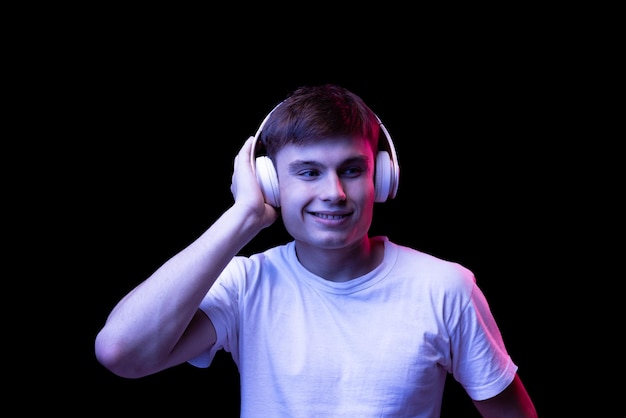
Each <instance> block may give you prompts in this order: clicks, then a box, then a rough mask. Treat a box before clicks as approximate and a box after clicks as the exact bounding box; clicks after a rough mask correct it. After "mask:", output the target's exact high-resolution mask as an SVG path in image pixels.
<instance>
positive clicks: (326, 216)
mask: <svg viewBox="0 0 626 418" xmlns="http://www.w3.org/2000/svg"><path fill="white" fill-rule="evenodd" d="M315 216H317V217H320V218H322V219H331V220H339V219H342V218H343V216H341V215H326V214H323V213H316V214H315Z"/></svg>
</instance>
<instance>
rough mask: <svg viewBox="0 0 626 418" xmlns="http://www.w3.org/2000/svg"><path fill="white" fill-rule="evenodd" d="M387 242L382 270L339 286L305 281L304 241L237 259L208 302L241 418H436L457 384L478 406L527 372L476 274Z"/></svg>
mask: <svg viewBox="0 0 626 418" xmlns="http://www.w3.org/2000/svg"><path fill="white" fill-rule="evenodd" d="M377 239H381V240H384V244H385V256H384V260H383V262H382V263H381V264H380V265H379V266H378V267H377V268H376V269H375V270H373V271H372V272H370V273H368V274H366V275H364V276H362V277H359V278H356V279H353V280H350V281H347V282H341V283H335V282H331V281H328V280H324V279H322V278H321V277H319V276H316V275H314V274H312V273H311V272H310V271H308V270H306V269H305V268H304V267H303V266H302V265H301V264H300V262H299V261H298V259H297V257H296V254H295V246H294V242H290V243H287V244H285V245H281V246H278V247H274V248H271V249H269V250H267V251H265V252H263V253H260V254H255V255H253V256H251V257H243V256H238V257H235V258H234V259H233V260H232V261H231V263H230V264H229V265H228V267H227V268H226V269H225V271H224V273H223V274H222V275H221V276H220V278H219V279H218V281H217V282H216V283H215V284H214V285H213V287H212V288H211V290H210V291H209V293H208V294H207V295H206V297H205V298H204V300H203V302H202V304H201V309H202V310H203V311H204V312H205V313H206V314H207V315H208V316H209V317H210V318H211V321H212V322H213V325H214V326H215V329H216V331H217V343H216V344H215V346H214V347H213V348H212V349H211V350H210V351H207V352H206V353H204V354H203V355H201V356H199V357H197V358H196V359H193V360H191V361H190V362H189V363H191V364H193V365H195V366H197V367H208V366H209V364H210V362H211V361H212V359H213V357H214V355H215V353H216V352H217V351H218V350H220V349H224V350H226V351H227V352H230V353H231V355H232V357H233V360H234V362H235V363H236V364H237V367H238V368H239V373H240V382H241V416H242V417H255V418H256V417H264V418H267V417H290V418H294V417H333V418H338V417H350V418H354V417H359V418H362V417H438V416H439V415H440V410H441V400H442V394H443V389H444V383H445V378H446V375H447V373H451V374H452V375H453V376H454V378H455V379H456V380H457V381H459V382H460V383H461V385H462V386H463V387H464V388H465V390H466V391H467V393H468V394H469V396H470V397H471V398H472V399H475V400H483V399H487V398H490V397H493V396H495V395H497V394H498V393H500V392H501V391H502V390H503V389H504V388H505V387H506V386H507V385H508V384H509V383H511V381H512V380H513V378H514V376H515V373H516V371H517V366H516V365H515V364H514V363H513V361H512V360H511V358H510V356H509V355H508V353H507V351H506V349H505V346H504V343H503V341H502V337H501V334H500V331H499V329H498V327H497V326H496V323H495V320H494V318H493V316H492V314H491V312H490V310H489V306H488V304H487V301H486V300H485V298H484V296H483V293H482V292H481V291H480V289H479V288H478V287H477V286H476V283H475V279H474V275H473V273H472V272H471V271H470V270H468V269H467V268H465V267H463V266H461V265H459V264H457V263H453V262H450V261H445V260H442V259H439V258H436V257H434V256H432V255H428V254H425V253H423V252H420V251H417V250H414V249H411V248H408V247H404V246H400V245H397V244H394V243H392V242H390V241H389V240H388V239H387V237H377Z"/></svg>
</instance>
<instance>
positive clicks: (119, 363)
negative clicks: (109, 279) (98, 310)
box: [96, 206, 262, 377]
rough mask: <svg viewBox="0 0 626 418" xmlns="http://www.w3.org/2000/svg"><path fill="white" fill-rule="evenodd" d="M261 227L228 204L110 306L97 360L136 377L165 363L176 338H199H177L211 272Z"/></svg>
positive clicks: (209, 282) (210, 279) (213, 277)
mask: <svg viewBox="0 0 626 418" xmlns="http://www.w3.org/2000/svg"><path fill="white" fill-rule="evenodd" d="M260 229H262V225H261V223H260V221H259V222H257V221H255V218H254V216H251V214H249V213H244V212H243V209H240V208H239V207H237V206H233V207H231V208H230V209H228V210H227V211H226V212H225V213H224V214H223V215H222V216H221V217H220V218H219V219H218V220H217V221H216V222H215V223H214V224H213V225H212V226H211V227H210V228H209V229H208V230H207V231H205V232H204V233H203V234H202V235H201V236H200V237H198V238H197V239H196V240H195V241H194V242H193V243H191V244H190V245H189V246H188V247H186V248H185V249H183V250H182V251H181V252H180V253H178V254H176V255H175V256H173V257H172V258H171V259H169V260H168V261H167V262H165V263H164V264H163V265H162V266H161V267H160V268H159V269H157V270H156V271H155V272H154V273H153V274H152V275H151V276H150V277H148V278H147V279H146V280H145V281H144V282H142V283H141V284H140V285H139V286H137V287H136V288H135V289H133V290H132V291H131V292H130V293H129V294H127V295H126V296H125V297H124V298H123V299H122V300H121V301H120V302H119V303H118V304H117V305H116V306H115V308H114V309H113V310H112V311H111V313H110V314H109V316H108V318H107V320H106V322H105V325H104V327H103V329H102V330H101V331H100V333H99V334H98V336H97V338H96V356H97V357H98V360H99V361H100V362H101V363H102V364H103V365H104V366H105V367H107V368H109V369H110V370H112V371H113V372H114V373H116V374H119V375H123V376H127V377H138V376H142V375H146V374H150V373H153V372H156V371H158V370H161V369H163V368H166V367H169V366H170V365H171V358H170V356H171V353H172V352H173V351H174V349H175V348H176V346H177V345H178V344H180V343H181V341H189V342H195V343H200V341H203V340H202V339H198V338H186V339H184V340H182V339H181V338H182V336H183V334H184V333H185V332H186V331H187V330H188V327H189V324H190V322H191V321H192V318H193V317H194V315H195V314H196V312H197V309H198V306H199V304H200V302H201V301H202V298H203V297H204V295H205V294H206V292H207V291H208V290H209V288H210V287H211V285H212V284H213V283H214V282H215V280H216V278H217V277H218V276H219V274H220V273H221V272H222V270H223V269H224V267H225V266H226V265H227V263H228V262H229V261H230V260H231V259H232V258H233V257H234V256H235V255H236V254H237V253H238V252H239V251H240V250H241V248H243V246H244V245H245V244H246V243H248V242H249V241H250V240H251V239H252V238H253V237H254V236H255V235H256V234H257V233H258V232H259V231H260ZM194 331H195V332H198V331H197V330H195V329H194V330H192V331H188V332H194ZM179 348H180V347H179ZM183 351H186V350H183Z"/></svg>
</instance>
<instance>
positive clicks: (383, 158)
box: [250, 103, 400, 208]
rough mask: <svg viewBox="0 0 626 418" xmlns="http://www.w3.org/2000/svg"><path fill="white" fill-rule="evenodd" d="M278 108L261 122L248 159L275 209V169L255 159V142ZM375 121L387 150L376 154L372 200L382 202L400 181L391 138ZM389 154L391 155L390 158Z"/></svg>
mask: <svg viewBox="0 0 626 418" xmlns="http://www.w3.org/2000/svg"><path fill="white" fill-rule="evenodd" d="M278 106H280V103H279V104H278V105H277V106H276V107H274V109H272V111H271V112H270V113H268V114H267V116H265V119H263V122H261V125H260V126H259V129H257V131H256V134H255V135H254V143H253V144H252V155H251V159H250V161H254V164H253V166H252V169H253V170H254V171H255V172H256V177H257V180H258V182H259V185H260V186H261V190H262V191H263V196H264V197H265V201H266V202H267V203H268V204H270V205H272V206H274V207H275V208H277V207H279V206H280V199H279V197H280V194H279V188H278V175H277V174H276V168H275V167H274V164H273V163H272V160H271V159H270V158H269V157H268V156H266V155H262V156H259V157H256V158H255V154H256V145H257V141H258V140H259V137H260V136H261V131H263V126H265V123H266V122H267V120H268V119H269V117H270V115H271V114H272V112H273V111H274V110H276V109H277V108H278ZM375 116H376V115H375ZM376 119H377V120H378V124H379V125H380V129H381V130H382V131H383V133H384V134H385V138H386V144H387V147H388V150H386V151H378V153H377V154H376V165H375V170H374V190H375V191H376V196H375V198H374V200H375V201H376V202H384V201H386V200H387V198H390V199H393V198H394V197H396V193H397V192H398V181H399V179H400V167H399V166H398V158H397V156H396V149H395V147H394V145H393V141H392V140H391V136H390V135H389V132H388V131H387V128H385V125H383V123H382V122H381V121H380V119H379V118H378V116H376ZM389 153H391V156H390V155H389Z"/></svg>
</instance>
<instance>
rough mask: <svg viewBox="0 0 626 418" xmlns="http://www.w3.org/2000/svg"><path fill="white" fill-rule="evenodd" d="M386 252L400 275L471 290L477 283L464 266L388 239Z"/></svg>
mask: <svg viewBox="0 0 626 418" xmlns="http://www.w3.org/2000/svg"><path fill="white" fill-rule="evenodd" d="M385 252H386V253H387V254H388V255H389V256H390V257H391V258H392V259H393V260H394V261H393V262H394V269H395V270H396V271H397V272H399V273H400V274H407V275H411V276H418V277H420V278H421V279H422V280H424V281H434V282H437V283H439V284H446V285H449V286H462V287H466V288H471V287H473V285H474V284H475V282H476V279H475V277H474V273H473V272H472V271H471V270H470V269H468V268H467V267H465V266H463V265H462V264H460V263H458V262H456V261H452V260H446V259H444V258H441V257H437V256H435V255H432V254H429V253H426V252H424V251H420V250H417V249H415V248H411V247H408V246H405V245H401V244H396V243H394V242H392V241H389V240H388V239H386V242H385Z"/></svg>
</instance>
